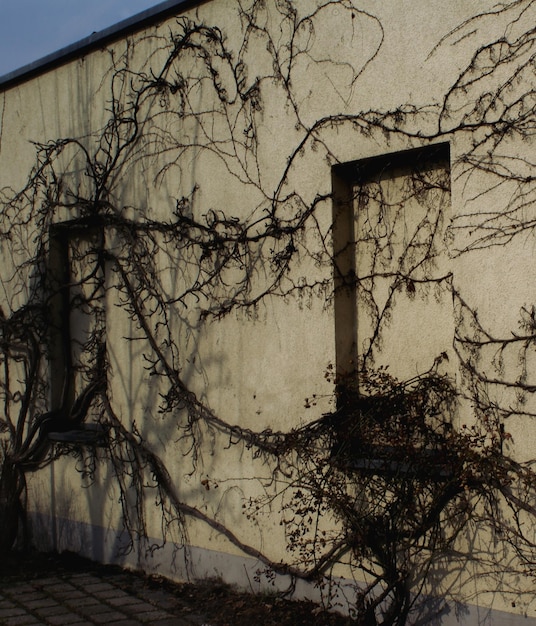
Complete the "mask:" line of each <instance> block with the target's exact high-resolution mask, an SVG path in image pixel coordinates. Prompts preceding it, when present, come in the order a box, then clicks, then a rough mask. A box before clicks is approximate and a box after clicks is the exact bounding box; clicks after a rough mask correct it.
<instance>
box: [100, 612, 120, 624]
mask: <svg viewBox="0 0 536 626" xmlns="http://www.w3.org/2000/svg"><path fill="white" fill-rule="evenodd" d="M126 618H127V616H126V615H125V614H124V613H119V611H111V612H109V613H99V614H97V615H92V616H91V619H92V620H93V621H94V622H95V624H107V623H109V622H113V621H118V620H124V619H126Z"/></svg>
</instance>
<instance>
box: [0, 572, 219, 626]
mask: <svg viewBox="0 0 536 626" xmlns="http://www.w3.org/2000/svg"><path fill="white" fill-rule="evenodd" d="M0 624H2V625H4V626H38V625H42V624H45V625H51V626H71V625H73V626H75V625H76V626H89V625H95V624H106V625H107V626H116V625H117V626H139V625H141V624H151V626H210V624H209V623H208V621H207V620H206V619H204V618H203V616H202V615H200V614H193V613H192V612H191V609H189V608H188V607H186V606H184V605H183V604H181V602H180V600H178V599H177V598H175V597H174V596H173V594H171V593H170V592H168V591H166V590H165V589H151V588H148V587H147V586H145V585H144V584H143V580H142V579H140V578H138V577H136V576H135V575H133V574H130V573H128V572H117V573H115V572H114V573H111V574H106V575H105V576H104V575H103V576H100V575H98V574H93V573H68V572H65V573H61V574H56V573H54V574H51V575H49V576H46V575H44V576H40V577H37V578H32V579H31V580H26V581H24V580H20V579H16V580H13V582H9V583H7V584H6V583H4V585H3V587H2V589H0Z"/></svg>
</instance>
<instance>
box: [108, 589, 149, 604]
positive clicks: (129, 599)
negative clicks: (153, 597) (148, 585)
mask: <svg viewBox="0 0 536 626" xmlns="http://www.w3.org/2000/svg"><path fill="white" fill-rule="evenodd" d="M107 602H108V604H111V605H112V606H121V607H122V606H128V607H130V606H138V607H139V606H140V605H142V606H147V602H144V601H143V600H138V598H136V597H135V596H131V595H129V594H128V593H125V592H121V594H120V595H118V594H116V596H115V597H113V598H109V599H108V600H107Z"/></svg>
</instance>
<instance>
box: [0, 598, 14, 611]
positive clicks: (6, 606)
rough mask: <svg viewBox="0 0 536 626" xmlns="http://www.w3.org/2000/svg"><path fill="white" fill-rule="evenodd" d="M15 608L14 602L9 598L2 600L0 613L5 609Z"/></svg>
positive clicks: (0, 601)
mask: <svg viewBox="0 0 536 626" xmlns="http://www.w3.org/2000/svg"><path fill="white" fill-rule="evenodd" d="M14 606H15V604H14V602H13V601H12V600H8V599H7V598H2V599H1V600H0V611H2V610H3V609H12V608H13V607H14Z"/></svg>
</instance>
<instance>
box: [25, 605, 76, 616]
mask: <svg viewBox="0 0 536 626" xmlns="http://www.w3.org/2000/svg"><path fill="white" fill-rule="evenodd" d="M34 612H35V613H36V614H37V615H39V616H42V617H46V618H48V617H50V616H52V615H62V614H64V613H69V611H68V609H66V608H65V607H64V606H62V605H61V604H53V605H51V606H45V607H42V608H37V609H35V611H34Z"/></svg>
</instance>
